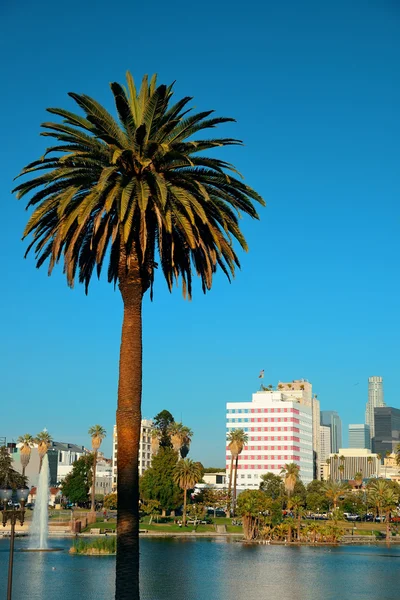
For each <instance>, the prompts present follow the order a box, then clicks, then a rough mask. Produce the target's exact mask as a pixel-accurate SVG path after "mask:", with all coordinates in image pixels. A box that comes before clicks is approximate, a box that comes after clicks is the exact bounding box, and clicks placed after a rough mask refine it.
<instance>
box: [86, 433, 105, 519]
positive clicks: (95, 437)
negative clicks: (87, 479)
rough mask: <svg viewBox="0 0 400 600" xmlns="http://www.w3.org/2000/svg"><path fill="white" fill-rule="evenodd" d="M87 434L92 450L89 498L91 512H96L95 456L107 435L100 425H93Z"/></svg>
mask: <svg viewBox="0 0 400 600" xmlns="http://www.w3.org/2000/svg"><path fill="white" fill-rule="evenodd" d="M88 434H89V435H90V437H91V438H92V450H93V474H92V498H91V507H90V509H91V511H92V512H95V510H96V499H95V495H96V467H97V455H98V452H99V448H100V446H101V443H102V441H103V440H104V438H105V437H106V435H107V432H106V430H105V429H104V427H102V426H101V425H93V426H92V427H90V428H89V431H88Z"/></svg>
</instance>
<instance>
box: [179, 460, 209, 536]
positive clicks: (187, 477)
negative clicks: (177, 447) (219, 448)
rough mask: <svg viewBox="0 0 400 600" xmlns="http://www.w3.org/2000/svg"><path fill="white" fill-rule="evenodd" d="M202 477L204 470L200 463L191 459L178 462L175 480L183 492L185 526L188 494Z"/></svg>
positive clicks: (184, 522)
mask: <svg viewBox="0 0 400 600" xmlns="http://www.w3.org/2000/svg"><path fill="white" fill-rule="evenodd" d="M201 477H202V469H201V465H200V464H199V463H195V462H194V461H193V460H191V459H190V458H183V459H182V460H178V462H177V463H176V466H175V468H174V471H173V479H174V481H175V483H177V484H178V485H179V487H180V488H181V489H182V490H183V516H182V521H183V525H184V526H185V525H186V503H187V492H188V490H191V489H193V488H194V486H195V485H196V483H198V482H199V481H200V479H201Z"/></svg>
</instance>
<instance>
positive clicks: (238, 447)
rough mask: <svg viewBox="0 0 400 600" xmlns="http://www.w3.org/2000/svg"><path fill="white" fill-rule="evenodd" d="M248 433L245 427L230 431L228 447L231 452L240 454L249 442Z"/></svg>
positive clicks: (235, 454) (236, 454) (234, 454)
mask: <svg viewBox="0 0 400 600" xmlns="http://www.w3.org/2000/svg"><path fill="white" fill-rule="evenodd" d="M248 439H249V437H248V435H247V433H246V432H245V431H244V430H243V429H233V430H232V431H230V432H229V433H228V436H227V441H228V448H229V450H230V452H231V454H232V455H233V456H234V457H236V456H238V454H240V453H241V452H242V450H243V448H244V446H245V445H246V444H247V442H248Z"/></svg>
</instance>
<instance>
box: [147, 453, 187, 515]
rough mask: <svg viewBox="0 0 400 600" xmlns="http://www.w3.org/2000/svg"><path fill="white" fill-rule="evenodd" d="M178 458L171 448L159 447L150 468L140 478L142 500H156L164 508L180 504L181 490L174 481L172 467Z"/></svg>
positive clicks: (167, 508)
mask: <svg viewBox="0 0 400 600" xmlns="http://www.w3.org/2000/svg"><path fill="white" fill-rule="evenodd" d="M177 460H178V455H177V453H176V452H175V451H174V450H173V449H172V448H160V451H159V452H158V454H156V455H155V456H154V457H153V460H152V463H151V467H150V469H147V470H146V471H145V472H144V474H143V476H142V477H141V480H140V493H141V497H142V499H143V500H146V501H147V500H158V501H159V503H160V506H161V508H162V509H164V510H174V509H175V508H178V507H179V506H181V504H182V491H181V490H180V488H179V486H178V485H177V484H176V483H175V481H174V475H173V474H174V469H175V466H176V463H177Z"/></svg>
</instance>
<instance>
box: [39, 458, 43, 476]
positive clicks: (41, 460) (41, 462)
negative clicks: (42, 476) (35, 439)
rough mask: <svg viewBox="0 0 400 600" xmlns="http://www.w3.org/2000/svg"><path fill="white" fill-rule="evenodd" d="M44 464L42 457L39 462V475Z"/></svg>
mask: <svg viewBox="0 0 400 600" xmlns="http://www.w3.org/2000/svg"><path fill="white" fill-rule="evenodd" d="M42 464H43V456H42V455H40V460H39V473H40V471H41V470H42Z"/></svg>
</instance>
